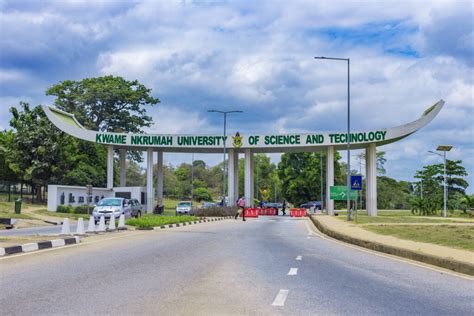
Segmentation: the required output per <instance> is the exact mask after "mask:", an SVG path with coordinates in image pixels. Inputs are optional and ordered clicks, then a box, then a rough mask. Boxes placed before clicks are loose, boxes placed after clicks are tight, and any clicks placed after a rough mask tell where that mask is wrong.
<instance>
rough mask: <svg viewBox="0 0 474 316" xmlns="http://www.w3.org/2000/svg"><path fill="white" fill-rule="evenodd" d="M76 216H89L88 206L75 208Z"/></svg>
mask: <svg viewBox="0 0 474 316" xmlns="http://www.w3.org/2000/svg"><path fill="white" fill-rule="evenodd" d="M74 213H76V214H89V207H88V206H87V205H79V206H76V207H75V208H74Z"/></svg>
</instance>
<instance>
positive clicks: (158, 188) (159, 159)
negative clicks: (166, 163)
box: [156, 151, 163, 205]
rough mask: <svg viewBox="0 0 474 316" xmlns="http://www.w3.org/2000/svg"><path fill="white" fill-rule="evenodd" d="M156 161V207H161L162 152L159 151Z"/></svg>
mask: <svg viewBox="0 0 474 316" xmlns="http://www.w3.org/2000/svg"><path fill="white" fill-rule="evenodd" d="M157 154H158V157H157V160H156V165H157V167H158V168H157V169H158V170H157V173H158V174H157V179H156V181H157V182H156V194H157V198H158V205H163V152H162V151H159V152H158V153H157Z"/></svg>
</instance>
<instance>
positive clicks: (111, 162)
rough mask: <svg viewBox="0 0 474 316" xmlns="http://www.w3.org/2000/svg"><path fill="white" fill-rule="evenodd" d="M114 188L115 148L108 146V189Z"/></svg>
mask: <svg viewBox="0 0 474 316" xmlns="http://www.w3.org/2000/svg"><path fill="white" fill-rule="evenodd" d="M113 187H114V146H112V145H109V146H107V188H108V189H112V188H113Z"/></svg>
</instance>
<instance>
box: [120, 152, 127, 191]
mask: <svg viewBox="0 0 474 316" xmlns="http://www.w3.org/2000/svg"><path fill="white" fill-rule="evenodd" d="M126 157H127V150H126V149H125V148H120V186H121V187H126V186H127V178H126V172H127V167H126V164H127V162H126Z"/></svg>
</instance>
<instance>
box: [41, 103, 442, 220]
mask: <svg viewBox="0 0 474 316" xmlns="http://www.w3.org/2000/svg"><path fill="white" fill-rule="evenodd" d="M443 106H444V101H443V100H440V101H438V102H436V103H435V104H434V105H432V106H431V107H429V108H428V109H427V110H426V111H424V112H423V114H422V115H421V117H420V118H419V119H417V120H415V121H413V122H410V123H408V124H405V125H400V126H396V127H392V128H384V129H379V130H369V131H360V132H351V134H350V135H349V138H350V140H349V141H350V143H351V148H352V149H363V148H365V149H366V168H367V169H366V194H367V197H366V203H367V205H366V207H367V212H368V213H369V215H374V216H375V215H376V214H377V185H376V181H377V180H376V179H377V178H376V169H375V168H376V161H375V159H376V156H375V153H376V147H377V146H382V145H386V144H389V143H393V142H396V141H398V140H400V139H403V138H405V137H407V136H409V135H411V134H413V133H414V132H416V131H417V130H419V129H420V128H422V127H424V126H425V125H427V124H428V123H429V122H431V121H432V120H433V119H434V118H435V117H436V115H437V114H438V113H439V111H441V109H442V108H443ZM43 109H44V112H45V113H46V115H47V117H48V119H49V120H50V121H51V122H52V123H53V124H54V125H55V126H56V127H57V128H59V129H60V130H61V131H63V132H65V133H66V134H69V135H71V136H74V137H76V138H79V139H83V140H86V141H90V142H94V143H99V144H104V145H108V159H107V162H108V172H107V173H108V175H107V179H108V181H107V182H108V184H107V186H108V187H109V188H110V187H113V169H112V168H113V149H114V147H118V148H119V149H121V150H120V152H121V155H120V156H121V157H120V158H121V159H120V161H121V163H120V165H121V180H120V182H121V186H125V170H124V166H125V154H124V153H125V151H126V150H138V151H147V154H148V156H147V158H148V159H147V160H148V168H147V169H148V170H152V169H153V152H154V151H156V152H158V185H157V187H158V203H159V204H160V203H161V200H162V191H163V177H162V163H163V152H196V153H222V151H223V148H224V141H225V146H226V148H228V151H227V152H228V154H229V156H228V157H229V159H228V161H229V176H228V180H229V185H228V187H229V194H228V196H229V202H230V204H231V205H233V203H234V202H235V200H236V199H237V197H238V196H239V194H238V176H237V170H238V167H237V165H238V154H239V153H245V160H246V162H245V197H246V200H247V201H248V202H249V205H253V153H275V152H303V151H327V155H326V157H327V162H328V163H327V170H326V174H327V178H326V192H329V187H330V186H332V185H333V184H334V166H333V161H334V150H342V149H346V148H347V141H348V140H347V138H348V135H347V133H346V132H315V133H302V134H283V135H281V134H268V135H256V134H249V135H235V136H226V137H225V138H224V136H222V135H187V134H185V135H171V134H130V133H110V132H100V131H93V130H89V129H86V128H84V127H83V126H82V125H81V124H80V123H79V122H78V121H77V120H76V118H75V117H74V115H72V114H69V113H66V112H63V111H61V110H58V109H56V108H54V107H50V106H44V107H43ZM160 172H161V173H160ZM152 181H153V174H152V173H151V171H147V196H148V197H147V201H148V203H147V211H149V212H151V211H152V210H153V204H154V203H153V201H154V197H153V191H152V185H151V183H152ZM326 196H327V197H326V206H327V210H328V213H329V214H332V213H333V210H334V205H333V201H331V200H330V199H329V194H326Z"/></svg>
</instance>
